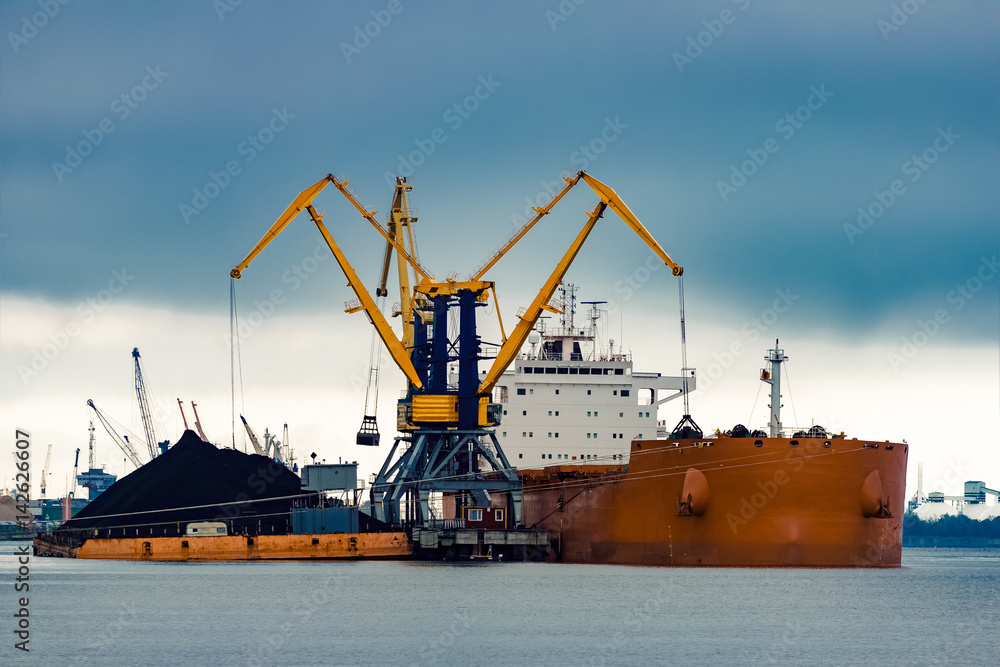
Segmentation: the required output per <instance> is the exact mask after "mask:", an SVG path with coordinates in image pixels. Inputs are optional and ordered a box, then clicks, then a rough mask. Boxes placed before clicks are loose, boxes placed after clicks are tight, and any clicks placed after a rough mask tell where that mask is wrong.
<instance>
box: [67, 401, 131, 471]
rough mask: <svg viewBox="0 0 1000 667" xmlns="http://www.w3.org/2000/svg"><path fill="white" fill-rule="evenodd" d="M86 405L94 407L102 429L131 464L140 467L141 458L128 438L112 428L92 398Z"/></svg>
mask: <svg viewBox="0 0 1000 667" xmlns="http://www.w3.org/2000/svg"><path fill="white" fill-rule="evenodd" d="M87 405H89V406H90V407H91V408H93V409H94V412H95V413H96V414H97V419H98V420H100V422H101V425H102V426H103V427H104V430H105V431H107V432H108V435H110V436H111V439H112V440H114V441H115V443H117V444H118V446H119V447H121V450H122V451H123V452H125V456H127V457H128V458H129V460H130V461H131V462H132V465H134V466H135V467H136V469H139V468H141V467H142V465H143V463H142V459H141V458H139V454H138V453H136V451H135V449H134V448H133V447H132V445H131V444H129V441H128V439H127V438H123V437H122V436H120V435H118V431H116V430H115V429H114V427H113V426H112V425H111V422H110V421H109V420H108V418H107V417H106V416H105V414H104V413H103V412H101V411H100V410H98V409H97V406H96V405H94V401H93V400H88V401H87ZM75 474H76V473H74V475H75Z"/></svg>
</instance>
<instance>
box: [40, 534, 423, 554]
mask: <svg viewBox="0 0 1000 667" xmlns="http://www.w3.org/2000/svg"><path fill="white" fill-rule="evenodd" d="M35 555H39V556H57V557H63V558H86V559H98V560H148V561H236V560H312V559H336V558H342V559H350V558H389V559H391V558H409V556H410V542H409V539H408V538H407V536H406V533H357V534H347V533H335V534H321V535H258V536H256V537H247V536H245V535H224V536H214V537H124V538H111V539H98V538H90V539H88V540H87V541H86V542H84V543H83V544H82V545H81V546H79V547H76V548H67V547H61V546H58V545H54V544H50V543H49V542H46V541H45V540H43V539H42V538H35Z"/></svg>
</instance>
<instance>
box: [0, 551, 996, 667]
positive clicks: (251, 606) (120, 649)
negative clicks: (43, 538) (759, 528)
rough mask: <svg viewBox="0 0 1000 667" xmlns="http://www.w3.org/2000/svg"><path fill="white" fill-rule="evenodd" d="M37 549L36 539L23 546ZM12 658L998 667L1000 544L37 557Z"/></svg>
mask: <svg viewBox="0 0 1000 667" xmlns="http://www.w3.org/2000/svg"><path fill="white" fill-rule="evenodd" d="M20 544H26V543H20ZM16 546H17V543H9V542H7V543H0V564H2V567H0V590H3V595H2V596H0V605H2V608H0V619H3V620H2V621H0V638H2V642H3V643H2V646H0V665H20V664H26V665H27V664H30V665H46V666H48V665H118V666H121V665H140V664H142V665H370V664H379V665H388V664H405V665H424V664H440V665H491V666H503V665H529V664H544V665H636V664H651V663H652V664H678V665H707V664H712V665H749V664H789V665H844V664H880V665H932V664H996V662H997V658H998V655H1000V551H997V550H993V551H973V550H961V549H956V550H944V549H904V551H903V565H904V566H903V567H902V568H900V569H896V570H781V569H721V568H720V569H666V568H644V567H617V566H603V565H548V564H520V563H505V564H497V563H486V564H474V565H473V564H470V565H454V564H438V563H409V562H343V563H337V562H254V563H132V562H113V561H103V562H102V561H84V560H61V559H50V558H32V559H31V563H30V568H31V572H30V577H31V580H30V585H31V590H30V592H29V593H28V595H29V600H30V602H29V610H30V619H31V625H30V633H31V635H30V644H29V646H30V648H31V652H30V654H24V653H22V652H20V651H16V650H14V648H13V644H14V642H15V641H17V640H16V638H14V635H13V634H12V631H13V630H14V629H15V627H14V622H15V620H16V619H14V618H13V617H12V614H13V613H14V611H16V610H17V602H16V599H15V597H16V595H23V593H21V594H14V593H13V584H14V577H15V576H16V575H15V573H14V570H15V567H16V563H15V562H14V556H13V555H12V554H13V553H14V549H15V548H16Z"/></svg>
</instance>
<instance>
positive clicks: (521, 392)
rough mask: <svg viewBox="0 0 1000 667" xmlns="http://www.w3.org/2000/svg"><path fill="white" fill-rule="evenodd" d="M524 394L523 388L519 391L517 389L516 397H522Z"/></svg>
mask: <svg viewBox="0 0 1000 667" xmlns="http://www.w3.org/2000/svg"><path fill="white" fill-rule="evenodd" d="M525 393H526V392H525V391H524V389H523V388H521V389H518V390H517V395H518V396H524V394H525Z"/></svg>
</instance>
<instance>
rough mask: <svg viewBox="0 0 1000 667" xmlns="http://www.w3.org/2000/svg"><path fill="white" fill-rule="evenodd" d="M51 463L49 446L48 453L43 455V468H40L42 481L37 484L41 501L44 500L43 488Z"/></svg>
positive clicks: (50, 447) (50, 448)
mask: <svg viewBox="0 0 1000 667" xmlns="http://www.w3.org/2000/svg"><path fill="white" fill-rule="evenodd" d="M51 463H52V445H49V451H48V452H47V453H46V454H45V466H44V467H43V468H42V481H41V482H40V483H39V491H41V496H42V499H43V500H44V499H45V487H46V485H47V484H48V481H49V475H50V474H51V473H49V465H50V464H51Z"/></svg>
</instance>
